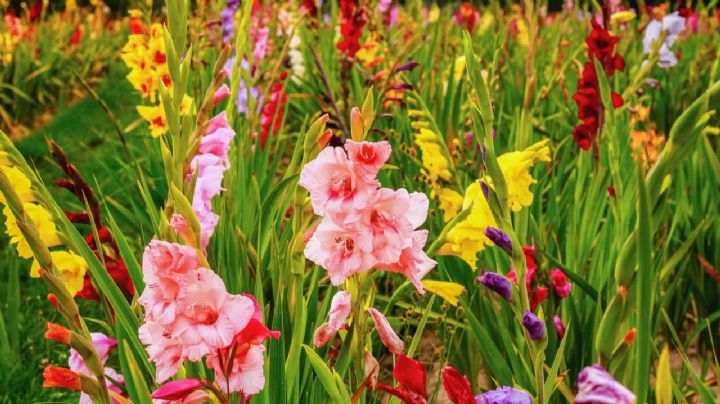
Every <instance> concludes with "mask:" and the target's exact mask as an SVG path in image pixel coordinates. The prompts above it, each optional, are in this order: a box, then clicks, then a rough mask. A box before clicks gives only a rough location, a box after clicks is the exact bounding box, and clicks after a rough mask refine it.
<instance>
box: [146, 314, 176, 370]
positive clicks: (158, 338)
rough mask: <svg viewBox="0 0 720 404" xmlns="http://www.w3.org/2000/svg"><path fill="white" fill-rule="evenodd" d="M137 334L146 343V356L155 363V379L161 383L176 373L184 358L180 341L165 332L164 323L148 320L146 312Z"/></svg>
mask: <svg viewBox="0 0 720 404" xmlns="http://www.w3.org/2000/svg"><path fill="white" fill-rule="evenodd" d="M138 334H139V335H140V341H141V342H142V343H143V344H145V345H147V347H146V348H145V349H146V350H147V353H148V358H149V359H150V360H151V361H152V362H153V363H155V381H156V382H157V383H162V382H164V381H165V380H167V379H169V378H170V377H172V376H173V375H174V374H175V373H177V371H178V369H180V365H182V363H183V360H184V357H183V347H182V345H181V343H180V341H179V340H178V339H176V338H171V337H170V336H169V335H168V334H166V333H165V326H164V325H162V324H160V323H158V322H157V321H151V320H148V319H147V314H146V318H145V323H144V324H143V325H141V326H140V329H139V330H138Z"/></svg>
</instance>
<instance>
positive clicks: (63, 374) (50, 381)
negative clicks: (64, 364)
mask: <svg viewBox="0 0 720 404" xmlns="http://www.w3.org/2000/svg"><path fill="white" fill-rule="evenodd" d="M43 379H44V380H43V387H46V388H47V387H58V388H63V389H69V390H76V391H80V374H78V373H77V372H73V371H72V370H70V369H67V368H61V367H57V366H48V367H46V368H45V370H44V371H43Z"/></svg>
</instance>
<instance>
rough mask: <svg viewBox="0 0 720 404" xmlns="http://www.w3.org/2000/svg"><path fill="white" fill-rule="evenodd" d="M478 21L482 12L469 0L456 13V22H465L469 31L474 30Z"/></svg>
mask: <svg viewBox="0 0 720 404" xmlns="http://www.w3.org/2000/svg"><path fill="white" fill-rule="evenodd" d="M478 21H480V12H479V11H478V10H477V9H476V8H475V7H473V6H472V4H470V3H468V2H465V3H463V4H462V5H460V9H459V10H458V12H457V13H455V22H457V23H458V24H461V25H462V24H465V28H466V29H467V30H468V32H473V30H474V29H475V24H477V22H478Z"/></svg>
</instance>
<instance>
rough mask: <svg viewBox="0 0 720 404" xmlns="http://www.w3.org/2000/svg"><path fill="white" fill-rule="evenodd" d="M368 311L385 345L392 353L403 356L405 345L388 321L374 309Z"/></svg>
mask: <svg viewBox="0 0 720 404" xmlns="http://www.w3.org/2000/svg"><path fill="white" fill-rule="evenodd" d="M368 311H369V312H370V316H371V317H372V319H373V322H374V323H375V329H376V330H377V332H378V335H379V336H380V340H381V341H382V343H383V345H385V347H387V349H389V350H390V352H392V353H394V354H396V355H400V354H402V353H403V350H404V349H405V345H404V344H403V342H402V340H401V339H400V337H398V335H397V334H396V333H395V331H394V330H393V329H392V327H390V323H389V322H388V321H387V318H385V316H384V315H383V314H382V313H380V312H379V311H377V310H376V309H374V308H372V307H371V308H369V309H368Z"/></svg>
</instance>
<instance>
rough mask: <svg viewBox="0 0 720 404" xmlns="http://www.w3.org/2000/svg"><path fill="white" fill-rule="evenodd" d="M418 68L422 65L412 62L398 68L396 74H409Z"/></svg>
mask: <svg viewBox="0 0 720 404" xmlns="http://www.w3.org/2000/svg"><path fill="white" fill-rule="evenodd" d="M418 66H420V63H418V62H414V61H412V60H411V61H409V62H407V63H405V64H404V65H402V66H398V68H397V69H395V72H409V71H411V70H413V69H414V68H416V67H418Z"/></svg>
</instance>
